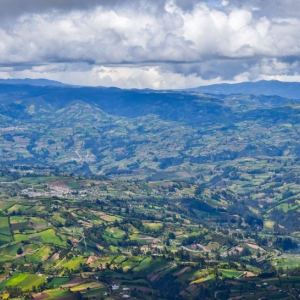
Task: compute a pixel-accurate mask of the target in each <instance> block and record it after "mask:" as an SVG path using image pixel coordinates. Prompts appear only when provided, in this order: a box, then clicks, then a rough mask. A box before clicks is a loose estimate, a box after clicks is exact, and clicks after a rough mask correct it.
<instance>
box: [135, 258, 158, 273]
mask: <svg viewBox="0 0 300 300" xmlns="http://www.w3.org/2000/svg"><path fill="white" fill-rule="evenodd" d="M151 263H153V258H152V257H146V258H145V259H143V260H142V261H141V262H140V264H139V265H138V266H136V267H135V268H134V269H133V271H135V272H140V271H143V270H145V269H147V268H148V267H149V266H150V265H151Z"/></svg>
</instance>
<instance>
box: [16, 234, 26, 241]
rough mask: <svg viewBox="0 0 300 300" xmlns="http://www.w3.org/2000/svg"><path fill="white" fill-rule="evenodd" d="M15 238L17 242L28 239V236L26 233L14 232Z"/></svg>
mask: <svg viewBox="0 0 300 300" xmlns="http://www.w3.org/2000/svg"><path fill="white" fill-rule="evenodd" d="M14 240H15V241H16V242H22V241H28V236H27V235H26V234H14Z"/></svg>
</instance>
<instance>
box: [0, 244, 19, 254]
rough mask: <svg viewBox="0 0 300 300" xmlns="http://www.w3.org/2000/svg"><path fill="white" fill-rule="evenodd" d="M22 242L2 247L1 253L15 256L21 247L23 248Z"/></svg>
mask: <svg viewBox="0 0 300 300" xmlns="http://www.w3.org/2000/svg"><path fill="white" fill-rule="evenodd" d="M21 246H22V245H21V244H19V243H18V244H15V245H12V246H8V247H5V248H3V249H2V251H1V254H8V255H12V256H15V255H16V254H17V251H18V249H19V248H21Z"/></svg>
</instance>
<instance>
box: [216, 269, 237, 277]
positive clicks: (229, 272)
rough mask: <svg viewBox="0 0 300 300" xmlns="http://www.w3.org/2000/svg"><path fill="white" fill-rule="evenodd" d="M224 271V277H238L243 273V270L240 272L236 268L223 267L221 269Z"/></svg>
mask: <svg viewBox="0 0 300 300" xmlns="http://www.w3.org/2000/svg"><path fill="white" fill-rule="evenodd" d="M219 271H220V272H221V273H222V276H223V277H228V278H232V277H234V278H236V277H238V276H240V275H241V274H243V272H239V271H236V270H227V269H221V270H219Z"/></svg>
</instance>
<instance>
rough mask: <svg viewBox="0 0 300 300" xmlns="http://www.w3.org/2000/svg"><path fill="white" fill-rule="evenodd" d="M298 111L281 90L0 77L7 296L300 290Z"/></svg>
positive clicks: (1, 244)
mask: <svg viewBox="0 0 300 300" xmlns="http://www.w3.org/2000/svg"><path fill="white" fill-rule="evenodd" d="M299 116H300V106H299V101H298V100H291V99H288V98H285V97H280V96H265V95H212V94H203V93H198V92H194V91H191V92H186V91H152V90H122V89H117V88H103V87H97V88H90V87H70V86H62V87H60V86H34V85H26V84H25V85H24V84H22V85H19V84H0V120H1V122H0V124H1V126H0V154H1V155H0V163H1V174H0V179H1V180H0V228H1V233H0V262H2V265H1V263H0V267H1V266H2V267H1V268H0V279H1V280H2V281H1V282H0V291H1V293H2V295H3V297H5V294H6V293H8V294H9V295H10V296H11V297H12V295H16V297H19V296H20V295H22V297H29V296H30V295H34V297H35V299H40V298H39V294H37V293H38V292H43V296H41V297H43V298H44V299H67V297H70V299H81V298H80V297H85V298H88V299H93V297H104V296H105V295H104V293H110V294H111V297H110V299H120V297H121V296H120V290H119V289H117V290H112V286H113V285H114V284H117V285H118V286H119V287H120V288H122V289H123V288H125V289H127V288H128V287H129V288H130V289H131V292H130V293H126V292H125V291H127V290H124V291H123V290H122V291H123V293H124V295H128V296H129V297H136V298H137V299H153V298H154V299H157V298H160V299H174V297H175V296H178V295H181V296H182V297H183V298H184V299H199V297H200V296H201V297H202V298H203V297H204V298H206V299H213V298H212V297H215V298H217V299H228V297H237V296H239V295H240V293H241V292H240V291H242V292H243V296H244V295H247V298H246V299H257V296H258V295H259V296H261V297H263V296H266V295H268V297H271V296H272V297H273V296H274V297H273V298H271V299H278V298H280V297H281V296H282V297H281V298H283V299H293V298H294V294H296V293H297V289H298V288H300V286H298V285H299V277H298V276H299V274H300V273H299V254H298V252H299V250H298V249H299V248H298V244H299V242H300V240H299V226H300V220H299V210H300V202H299V196H300V176H299V164H300V159H299V155H300V143H299V135H300V125H299V124H300V122H299V121H300V119H299ZM286 274H288V275H289V276H282V275H286ZM265 278H267V279H268V281H266V282H267V285H265V283H266V282H265V281H264V280H265ZM32 282H34V284H33V283H32ZM293 284H294V286H293V288H292V285H293ZM269 285H270V286H271V287H270V289H271V290H269V289H268V288H269ZM18 286H19V287H20V288H17V287H18ZM68 287H70V290H69V289H68ZM236 287H237V288H236ZM253 290H255V293H256V294H255V295H254V296H252V295H253ZM280 290H281V291H280ZM270 291H272V293H271V292H270ZM122 295H123V294H122ZM199 295H200V296H199ZM213 295H215V296H213ZM16 297H15V298H16ZM197 297H198V298H197Z"/></svg>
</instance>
